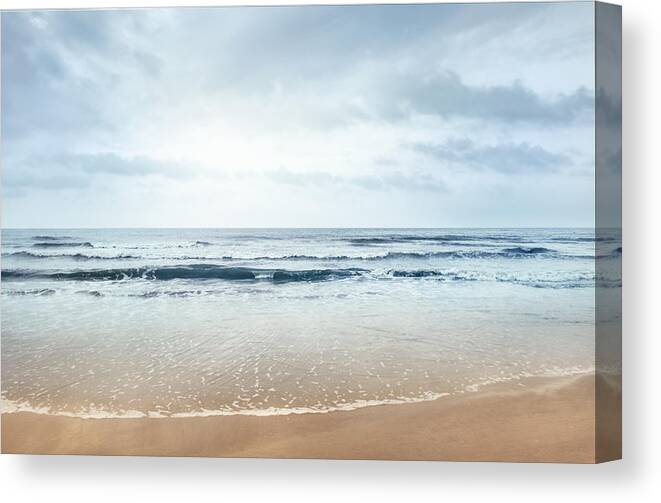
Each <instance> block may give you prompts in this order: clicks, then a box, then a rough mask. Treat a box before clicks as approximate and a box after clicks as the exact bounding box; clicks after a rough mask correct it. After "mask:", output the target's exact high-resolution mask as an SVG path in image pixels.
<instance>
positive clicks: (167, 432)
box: [2, 375, 619, 463]
mask: <svg viewBox="0 0 661 503" xmlns="http://www.w3.org/2000/svg"><path fill="white" fill-rule="evenodd" d="M594 382H595V379H594V377H593V376H590V375H587V376H580V377H570V378H544V379H542V378H535V379H528V380H525V381H520V382H518V383H516V384H514V385H513V384H511V383H507V384H505V383H503V384H498V385H492V386H490V387H487V388H484V389H483V390H481V391H479V392H475V393H467V394H464V395H460V396H453V397H444V398H441V399H438V400H434V401H429V402H420V403H412V404H401V405H381V406H374V407H366V408H363V409H358V410H355V411H350V412H330V413H326V414H301V415H294V414H292V415H287V416H267V417H257V416H214V417H191V418H157V419H149V418H143V419H79V418H71V417H63V416H52V415H46V414H34V413H27V412H16V413H6V414H3V416H2V452H3V453H33V454H37V453H42V454H96V455H144V456H222V457H274V458H275V457H279V458H329V459H340V458H341V459H398V460H454V461H462V460H465V461H468V460H471V461H476V460H478V461H519V462H567V463H594V462H595V461H598V460H596V459H595V414H594V411H595V400H594V389H595V386H594ZM611 389H612V388H611ZM617 396H619V394H617ZM618 400H619V398H618ZM618 400H616V401H618ZM616 427H617V426H616ZM611 428H612V427H611ZM615 451H619V446H618V447H616V448H615V450H613V451H611V452H605V453H601V454H600V457H601V459H600V460H602V461H604V460H607V459H611V458H615V457H619V452H615Z"/></svg>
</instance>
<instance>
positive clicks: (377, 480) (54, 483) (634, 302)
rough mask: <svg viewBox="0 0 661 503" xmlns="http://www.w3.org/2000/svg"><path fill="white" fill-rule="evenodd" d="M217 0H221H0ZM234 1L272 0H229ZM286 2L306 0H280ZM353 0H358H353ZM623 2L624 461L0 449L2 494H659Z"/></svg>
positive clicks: (636, 69) (644, 72)
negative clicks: (113, 454)
mask: <svg viewBox="0 0 661 503" xmlns="http://www.w3.org/2000/svg"><path fill="white" fill-rule="evenodd" d="M223 3H225V4H229V3H231V2H222V1H218V0H216V1H208V0H207V1H203V0H197V1H192V2H191V1H181V0H134V1H129V0H123V1H122V0H91V1H87V2H85V1H81V0H78V1H75V0H74V1H64V0H52V1H51V2H48V1H32V0H23V1H21V0H15V1H14V0H5V1H3V2H2V8H28V7H30V8H37V7H39V8H42V7H58V8H59V7H119V6H159V5H189V6H191V5H219V4H223ZM236 3H241V4H261V5H265V4H277V3H279V2H277V1H269V0H258V1H245V0H242V1H241V2H239V1H238V0H237V2H236ZM280 3H282V2H280ZM288 3H291V4H303V3H306V2H302V1H300V0H299V1H297V0H288ZM307 3H309V2H307ZM312 3H314V2H312ZM318 3H323V2H318ZM326 3H329V2H326ZM354 3H368V2H361V1H360V0H354ZM622 4H623V8H624V10H623V14H624V21H623V43H624V68H623V74H624V77H623V78H624V189H623V190H624V240H625V244H624V246H625V248H626V252H625V254H624V381H625V382H624V429H625V431H624V457H625V459H624V460H623V461H620V462H615V463H607V464H604V465H597V466H574V465H533V464H528V465H525V464H519V465H515V464H498V463H433V462H424V463H422V462H375V461H371V462H356V461H284V460H232V459H200V458H198V459H194V458H191V459H186V458H160V459H159V458H103V457H96V458H95V457H75V456H10V455H3V456H1V457H0V498H3V501H12V502H13V501H49V502H52V501H55V502H57V501H66V502H74V501H86V502H89V501H94V502H95V503H96V502H106V501H112V502H119V501H131V502H132V501H138V500H140V499H143V500H145V501H159V503H166V502H170V501H177V502H181V501H232V500H240V501H334V502H343V501H357V500H361V501H373V500H377V498H378V500H379V501H380V502H384V503H385V502H390V501H393V502H394V501H398V502H399V501H410V502H414V501H461V502H463V501H485V502H489V503H492V502H496V503H497V502H500V501H506V502H508V503H510V502H515V501H525V502H532V501H534V502H535V503H537V502H546V501H552V502H554V503H557V502H559V501H588V500H598V501H600V502H610V501H618V502H624V501H649V500H654V501H661V499H659V498H661V461H660V460H661V442H660V438H661V435H660V433H659V432H660V431H661V403H660V400H659V397H660V396H661V391H660V390H659V385H660V384H661V375H660V371H659V369H660V368H661V362H660V361H659V358H660V357H661V351H660V349H661V343H660V340H661V327H660V323H659V319H660V315H659V311H660V310H661V304H660V297H659V296H658V295H657V294H658V288H659V284H660V283H659V282H660V281H661V278H660V277H659V263H660V260H659V257H660V255H661V240H660V239H659V233H658V230H659V228H660V225H659V217H661V208H660V206H661V204H660V202H661V195H660V194H659V179H660V174H659V173H660V171H659V163H660V162H661V159H660V157H659V150H660V148H661V146H660V145H659V143H661V129H659V127H658V116H659V113H660V112H661V110H660V109H659V94H660V93H659V91H658V90H659V89H661V78H660V77H661V69H659V65H658V61H659V60H661V56H660V54H659V51H661V44H660V43H659V42H660V38H661V16H660V14H661V2H651V1H649V0H623V1H622ZM655 90H656V91H655ZM655 119H657V120H655ZM655 124H656V126H655Z"/></svg>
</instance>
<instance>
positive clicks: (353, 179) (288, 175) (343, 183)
mask: <svg viewBox="0 0 661 503" xmlns="http://www.w3.org/2000/svg"><path fill="white" fill-rule="evenodd" d="M264 175H265V176H266V177H267V178H269V179H271V180H272V181H274V182H277V183H282V184H286V185H292V186H296V187H319V188H327V187H330V186H335V187H338V188H358V189H363V190H367V191H388V190H402V191H414V192H417V191H423V192H445V191H446V190H447V187H446V185H445V183H444V182H443V181H441V180H439V179H437V178H435V177H433V176H432V175H430V174H428V173H418V174H405V173H402V172H400V171H395V172H391V173H383V174H366V175H355V176H342V175H335V174H332V173H327V172H323V171H306V172H296V171H291V170H289V169H287V168H284V167H280V168H279V169H277V170H273V171H268V172H265V173H264Z"/></svg>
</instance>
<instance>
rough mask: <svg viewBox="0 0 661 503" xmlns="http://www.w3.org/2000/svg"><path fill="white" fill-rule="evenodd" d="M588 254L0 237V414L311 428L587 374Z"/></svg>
mask: <svg viewBox="0 0 661 503" xmlns="http://www.w3.org/2000/svg"><path fill="white" fill-rule="evenodd" d="M596 241H597V239H596V238H595V233H594V229H85V230H79V229H75V230H72V229H61V230H53V229H49V230H39V229H22V230H5V231H3V234H2V401H3V408H4V409H5V410H35V411H44V412H50V413H56V414H67V415H77V416H83V417H88V416H101V417H103V416H113V417H114V416H117V417H122V416H130V417H132V416H136V415H138V416H140V415H151V416H173V415H175V416H176V415H207V414H286V413H292V412H296V413H301V412H326V411H330V410H346V409H352V408H356V407H362V406H366V405H372V404H379V403H399V402H408V401H416V400H429V399H434V398H438V397H440V396H444V395H446V394H455V393H465V392H469V391H474V390H476V389H478V388H479V387H480V386H482V385H484V384H487V383H492V382H499V381H511V382H513V383H516V382H520V381H521V379H522V378H524V377H527V376H546V375H549V376H551V375H567V374H573V373H582V372H590V371H592V370H593V369H594V349H595V340H594V338H595V330H594V316H595V310H594V309H595V284H596V281H597V278H595V253H596V251H595V249H596V247H595V243H596ZM599 241H600V246H599V247H598V249H599V250H600V251H601V250H602V249H606V250H607V251H606V252H605V253H606V255H608V256H611V255H612V257H614V258H616V257H618V255H619V254H620V253H621V247H620V245H619V244H618V241H617V239H616V237H612V238H611V237H607V236H606V237H602V236H600V237H599ZM602 258H605V259H606V260H607V259H608V257H607V256H606V257H602ZM598 280H599V281H600V286H603V287H605V288H609V287H619V282H618V279H617V278H607V277H605V278H599V279H598Z"/></svg>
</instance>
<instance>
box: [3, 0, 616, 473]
mask: <svg viewBox="0 0 661 503" xmlns="http://www.w3.org/2000/svg"><path fill="white" fill-rule="evenodd" d="M620 24H621V11H620V8H619V7H616V6H612V5H606V4H601V3H594V2H558V3H555V2H550V3H495V4H461V3H456V4H430V5H406V4H404V5H362V6H288V7H284V6H283V7H218V8H153V9H116V10H24V11H3V12H2V26H1V27H2V113H1V117H2V283H1V292H2V296H1V310H2V335H1V343H2V346H1V348H2V360H1V361H2V372H1V376H2V383H1V384H2V386H1V387H2V397H1V404H2V452H3V453H23V454H96V455H155V456H221V457H271V458H332V459H381V460H446V461H449V460H455V461H526V462H528V461H535V462H569V463H594V462H601V461H608V460H614V459H618V458H619V457H620V456H621V440H620V436H621V435H620V430H621V427H620V424H621V422H620V408H621V405H620V404H621V391H620V390H621V364H620V361H621V355H620V353H621V323H622V321H621V286H622V277H621V256H622V242H621V217H620V215H621V197H620V191H621V170H622V163H621V156H622V150H621V85H620V81H621V78H620V75H621V49H620V45H621V43H620V33H621V28H620Z"/></svg>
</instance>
